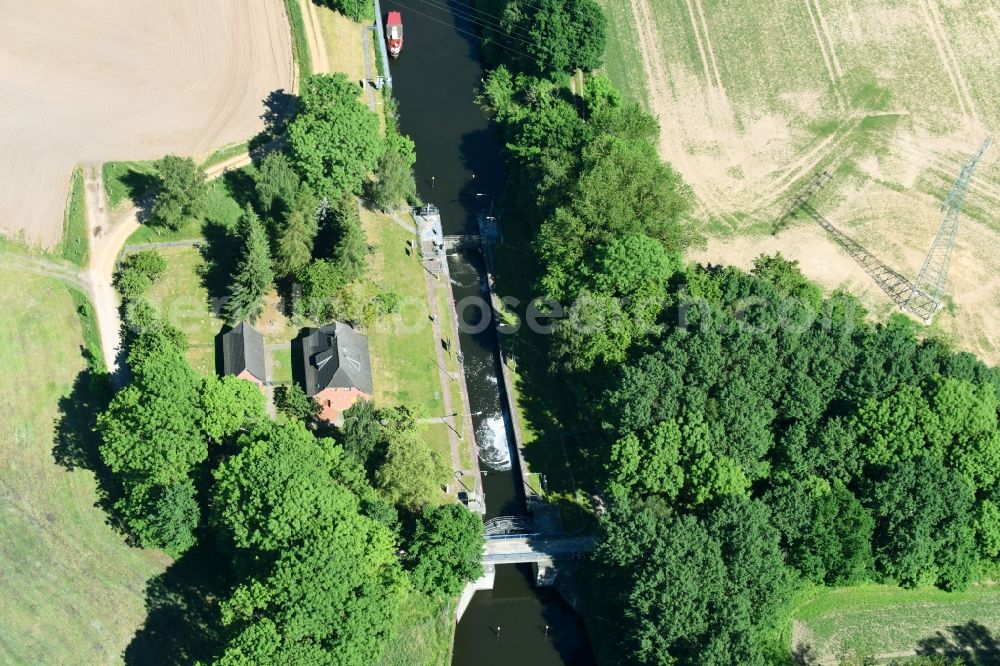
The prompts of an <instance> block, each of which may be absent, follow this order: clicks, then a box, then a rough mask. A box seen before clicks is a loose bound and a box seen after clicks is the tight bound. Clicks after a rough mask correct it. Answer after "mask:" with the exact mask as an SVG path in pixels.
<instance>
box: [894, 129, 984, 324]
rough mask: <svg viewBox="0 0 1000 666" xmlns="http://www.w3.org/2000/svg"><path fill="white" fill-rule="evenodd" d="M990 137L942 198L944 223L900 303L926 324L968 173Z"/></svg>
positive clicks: (938, 293)
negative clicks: (908, 293) (904, 300)
mask: <svg viewBox="0 0 1000 666" xmlns="http://www.w3.org/2000/svg"><path fill="white" fill-rule="evenodd" d="M989 145H990V138H989V137H987V138H986V139H984V140H983V143H982V144H981V145H980V146H979V150H978V151H977V152H976V154H975V155H973V156H972V157H970V158H969V159H968V160H966V162H965V164H964V165H962V170H961V171H960V172H959V174H958V178H957V179H956V180H955V184H954V185H952V188H951V191H949V192H948V196H947V197H945V200H944V202H943V203H942V204H941V207H942V208H943V209H944V211H945V213H944V221H943V222H941V227H940V228H939V229H938V232H937V235H936V236H935V237H934V242H933V243H932V244H931V251H930V252H929V253H928V254H927V258H926V259H925V260H924V265H923V266H922V267H921V269H920V274H919V275H918V276H917V283H916V284H915V285H914V286H913V289H912V290H911V292H910V295H909V297H908V298H907V299H906V302H905V303H904V304H903V309H904V310H908V311H909V312H912V313H913V314H915V315H916V316H918V317H920V318H921V319H923V320H924V321H925V322H929V321H930V320H931V317H932V316H933V315H934V313H935V312H936V311H937V309H938V308H939V307H941V297H942V295H943V294H944V285H945V282H946V281H947V279H948V263H949V261H950V259H951V250H952V248H953V247H954V246H955V238H956V237H957V236H958V218H959V216H960V215H961V212H962V204H963V203H965V193H966V191H967V190H968V188H969V182H970V181H971V180H972V173H973V172H974V171H975V170H976V165H977V164H979V159H980V158H981V157H982V156H983V153H984V152H986V149H987V148H989Z"/></svg>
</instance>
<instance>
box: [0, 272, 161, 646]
mask: <svg viewBox="0 0 1000 666" xmlns="http://www.w3.org/2000/svg"><path fill="white" fill-rule="evenodd" d="M0 279H3V280H4V282H5V283H7V284H16V285H17V289H16V290H15V289H8V290H5V291H4V293H3V294H0V307H2V308H3V312H4V316H3V317H2V318H0V364H2V366H3V368H4V372H3V373H2V374H0V391H2V393H3V395H4V404H5V409H6V416H5V418H3V419H0V458H2V459H3V465H2V466H0V504H2V510H0V562H2V563H3V565H2V567H0V599H2V600H3V602H2V603H0V626H2V627H3V631H0V662H2V663H4V664H31V665H34V664H95V663H111V662H117V661H120V660H121V654H122V652H123V650H124V648H125V646H126V645H127V644H128V643H129V641H130V639H131V638H132V635H133V633H134V632H135V631H136V629H137V628H138V627H139V626H140V625H141V624H142V622H143V619H144V618H145V615H146V612H145V605H144V588H145V583H146V581H147V580H148V579H149V578H150V577H152V576H154V575H156V574H157V573H159V572H160V571H162V570H163V568H164V567H165V566H166V564H167V560H166V558H165V557H164V556H162V555H160V554H156V553H152V552H148V553H147V552H143V551H139V550H135V549H132V548H129V547H127V546H126V545H125V544H124V541H123V538H122V536H121V535H120V534H118V533H117V532H115V531H114V530H112V528H111V527H109V526H108V525H107V523H106V520H107V516H106V515H105V513H104V512H103V511H102V510H101V509H99V508H97V507H95V505H94V504H95V501H96V500H97V495H96V492H95V489H96V484H95V480H94V475H93V474H92V473H91V472H90V471H87V470H86V469H81V468H77V469H75V470H73V471H68V470H67V469H66V468H65V467H63V466H60V465H59V464H57V463H56V462H55V460H54V457H53V456H54V452H53V449H54V447H55V446H56V429H55V424H56V422H57V419H60V418H61V414H60V408H61V407H64V408H66V410H67V412H68V414H69V416H68V420H67V421H66V430H65V432H67V434H72V435H74V437H73V438H69V437H67V438H65V439H62V438H60V439H61V441H62V442H63V443H66V442H68V440H69V439H76V438H78V437H79V438H80V439H81V440H82V441H84V442H90V443H91V444H92V439H90V438H88V437H86V436H83V437H80V435H81V433H84V432H85V429H86V428H87V424H88V423H89V420H88V419H89V418H91V417H92V413H89V412H87V411H86V410H87V409H88V408H89V407H90V405H87V404H85V403H83V402H81V400H80V398H79V397H77V396H74V397H73V398H69V396H70V395H71V393H72V392H73V386H74V381H75V380H76V378H77V376H78V374H79V373H81V372H82V371H83V370H84V369H85V368H86V365H87V364H86V362H85V361H84V359H83V356H82V354H81V345H83V344H84V343H85V341H86V342H87V343H89V344H93V342H94V331H93V330H92V329H91V330H90V331H89V332H88V331H84V330H82V328H81V319H80V317H79V316H78V313H77V302H78V301H77V302H75V299H74V296H73V295H71V294H70V293H69V292H68V291H67V290H66V288H65V287H63V286H62V284H60V283H59V282H56V281H54V280H51V279H48V278H42V277H36V276H33V275H30V274H24V273H14V272H11V271H9V270H7V269H3V268H0ZM78 298H79V297H77V299H78ZM85 339H86V340H85ZM71 448H72V447H71ZM89 451H90V452H92V449H89Z"/></svg>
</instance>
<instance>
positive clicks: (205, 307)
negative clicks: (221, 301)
mask: <svg viewBox="0 0 1000 666" xmlns="http://www.w3.org/2000/svg"><path fill="white" fill-rule="evenodd" d="M157 252H159V253H160V255H161V256H162V257H163V258H164V259H165V260H166V262H167V270H166V272H165V273H164V274H163V275H162V276H160V278H159V279H158V280H157V281H156V283H155V284H154V285H153V287H152V288H151V289H150V290H149V292H148V293H147V294H146V297H147V298H148V299H149V301H150V302H151V303H153V305H155V306H156V307H157V308H158V310H159V312H160V314H161V315H162V316H163V317H165V318H166V320H167V321H168V322H170V323H171V324H173V325H174V326H176V327H177V328H178V329H180V330H181V332H183V333H184V335H185V336H187V339H188V344H189V349H188V354H187V357H188V360H189V361H190V362H191V365H192V367H194V369H195V370H197V371H198V372H200V373H202V374H204V375H208V374H213V373H214V372H215V337H216V336H217V335H218V334H219V331H221V330H222V325H223V323H224V322H223V321H222V319H220V318H219V317H216V316H215V315H214V314H213V313H212V311H211V310H210V309H209V302H210V301H209V298H210V296H209V292H208V289H207V288H206V287H205V285H204V283H203V281H202V278H201V277H200V274H199V270H200V269H199V267H200V266H201V265H202V257H201V252H200V250H199V249H198V248H197V247H165V248H160V249H158V250H157Z"/></svg>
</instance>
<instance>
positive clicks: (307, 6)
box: [299, 0, 330, 74]
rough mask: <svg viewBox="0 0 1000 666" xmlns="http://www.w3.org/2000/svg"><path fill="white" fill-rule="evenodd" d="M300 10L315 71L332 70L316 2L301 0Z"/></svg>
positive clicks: (324, 71) (319, 72)
mask: <svg viewBox="0 0 1000 666" xmlns="http://www.w3.org/2000/svg"><path fill="white" fill-rule="evenodd" d="M299 10H300V11H301V12H302V18H303V20H304V21H305V22H306V36H307V40H306V41H307V42H309V51H310V52H311V55H312V65H313V72H315V73H317V74H322V73H326V72H329V71H330V58H329V56H328V55H327V52H326V44H325V42H324V41H323V32H322V30H320V27H319V15H318V14H317V13H316V4H315V3H314V2H312V0H299Z"/></svg>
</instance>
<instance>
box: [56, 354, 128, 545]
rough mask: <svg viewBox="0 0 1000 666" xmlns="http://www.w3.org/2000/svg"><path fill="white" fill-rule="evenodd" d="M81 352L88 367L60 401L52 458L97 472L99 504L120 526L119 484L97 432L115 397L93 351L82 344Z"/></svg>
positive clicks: (59, 463) (73, 466)
mask: <svg viewBox="0 0 1000 666" xmlns="http://www.w3.org/2000/svg"><path fill="white" fill-rule="evenodd" d="M80 353H81V355H82V356H83V357H84V359H86V361H87V366H88V367H87V369H86V370H83V371H81V372H80V374H78V375H77V376H76V378H75V379H74V380H73V388H72V389H71V391H70V393H69V394H68V395H65V396H63V397H62V398H60V399H59V406H58V407H59V415H58V416H57V417H56V423H55V444H54V445H53V447H52V458H53V459H54V460H55V462H56V464H58V465H61V466H62V467H65V468H66V469H67V470H69V471H71V472H72V471H74V470H76V469H85V470H89V471H91V472H93V474H94V476H95V477H96V479H97V502H96V505H97V506H98V507H100V508H101V509H103V510H104V511H106V512H108V514H109V521H110V522H111V523H112V524H114V525H116V526H117V527H120V525H117V521H116V520H115V518H114V514H113V512H111V507H112V505H113V504H114V502H115V500H116V499H117V485H116V484H115V482H114V478H113V477H112V475H111V471H110V470H109V469H108V468H107V466H106V465H105V464H104V461H103V460H102V459H101V453H100V450H99V447H100V444H101V436H100V435H99V434H98V433H97V415H98V414H100V413H101V412H103V411H104V410H106V409H107V407H108V404H109V403H110V402H111V398H112V396H113V393H112V390H111V384H110V382H109V380H108V375H107V373H104V372H100V371H99V370H97V369H96V368H95V366H96V365H97V364H96V362H95V361H96V359H94V357H93V354H91V352H90V350H88V349H87V348H86V347H84V346H82V345H81V347H80Z"/></svg>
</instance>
